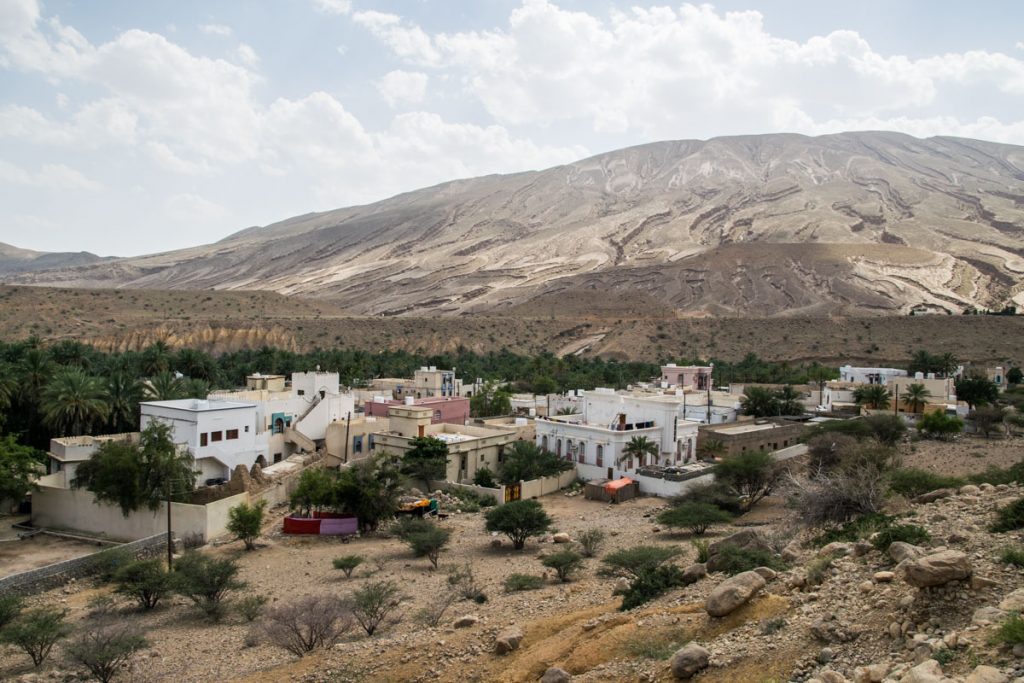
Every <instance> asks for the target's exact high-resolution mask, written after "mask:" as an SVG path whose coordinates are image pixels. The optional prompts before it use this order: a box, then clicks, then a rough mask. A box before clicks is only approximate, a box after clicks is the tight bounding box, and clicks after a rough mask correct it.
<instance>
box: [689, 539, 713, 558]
mask: <svg viewBox="0 0 1024 683" xmlns="http://www.w3.org/2000/svg"><path fill="white" fill-rule="evenodd" d="M690 545H692V546H693V547H694V549H695V550H696V551H697V561H698V562H701V563H703V562H707V561H708V557H710V554H709V553H708V547H709V546H710V545H711V544H710V543H709V542H708V541H707V540H705V539H703V538H695V539H693V540H692V541H690Z"/></svg>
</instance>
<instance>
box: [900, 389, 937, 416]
mask: <svg viewBox="0 0 1024 683" xmlns="http://www.w3.org/2000/svg"><path fill="white" fill-rule="evenodd" d="M931 397H932V392H930V391H928V390H927V389H926V388H925V386H924V385H923V384H911V385H909V386H907V389H906V393H905V394H903V397H902V400H903V405H905V406H907V407H908V408H909V409H910V412H912V413H916V412H918V411H919V410H920V409H921V408H923V407H924V405H925V404H926V403H927V402H928V399H929V398H931Z"/></svg>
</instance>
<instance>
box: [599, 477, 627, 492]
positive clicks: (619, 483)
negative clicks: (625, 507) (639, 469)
mask: <svg viewBox="0 0 1024 683" xmlns="http://www.w3.org/2000/svg"><path fill="white" fill-rule="evenodd" d="M632 485H633V480H632V479H630V478H629V477H622V478H621V479H616V480H615V481H610V482H608V483H607V484H605V485H604V492H605V493H607V494H608V495H609V496H614V495H615V493H616V492H617V491H618V490H619V489H624V488H626V487H627V486H632Z"/></svg>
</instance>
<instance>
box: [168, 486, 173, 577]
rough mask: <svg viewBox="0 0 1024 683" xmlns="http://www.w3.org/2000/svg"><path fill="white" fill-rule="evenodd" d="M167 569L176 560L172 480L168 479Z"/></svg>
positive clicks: (169, 568)
mask: <svg viewBox="0 0 1024 683" xmlns="http://www.w3.org/2000/svg"><path fill="white" fill-rule="evenodd" d="M166 487H167V571H171V565H172V563H173V562H174V541H173V539H172V538H171V481H170V480H167V483H166Z"/></svg>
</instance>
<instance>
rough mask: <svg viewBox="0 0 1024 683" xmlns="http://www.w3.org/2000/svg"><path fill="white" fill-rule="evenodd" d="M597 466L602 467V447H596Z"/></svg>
mask: <svg viewBox="0 0 1024 683" xmlns="http://www.w3.org/2000/svg"><path fill="white" fill-rule="evenodd" d="M597 466H598V467H604V446H602V445H601V444H598V445H597Z"/></svg>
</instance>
